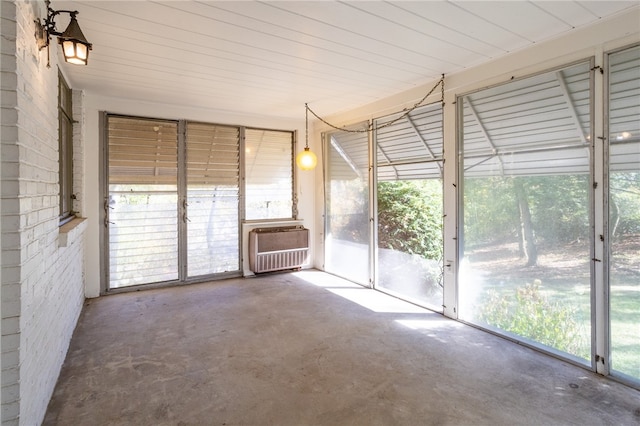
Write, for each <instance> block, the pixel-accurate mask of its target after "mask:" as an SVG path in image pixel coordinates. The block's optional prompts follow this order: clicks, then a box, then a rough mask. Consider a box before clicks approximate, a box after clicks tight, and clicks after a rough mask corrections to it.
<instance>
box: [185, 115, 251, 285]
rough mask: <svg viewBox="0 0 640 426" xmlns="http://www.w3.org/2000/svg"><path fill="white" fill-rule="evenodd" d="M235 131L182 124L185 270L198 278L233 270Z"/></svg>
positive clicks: (235, 251)
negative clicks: (184, 128)
mask: <svg viewBox="0 0 640 426" xmlns="http://www.w3.org/2000/svg"><path fill="white" fill-rule="evenodd" d="M239 149H240V129H239V128H238V127H232V126H221V125H215V124H206V123H187V134H186V152H187V155H186V158H187V162H186V172H187V179H186V180H187V195H186V196H187V198H186V200H187V203H186V206H185V210H186V211H185V214H186V218H187V223H186V226H187V230H188V231H187V265H188V267H187V269H188V275H189V276H190V277H193V276H201V275H208V274H213V273H218V272H228V271H235V270H238V268H239V264H240V255H239V234H238V203H239V197H240V194H239V192H240V186H239V182H240V178H239V177H240V170H239V165H240V159H239V158H240V156H239V154H240V151H239Z"/></svg>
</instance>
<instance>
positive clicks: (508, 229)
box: [464, 177, 520, 246]
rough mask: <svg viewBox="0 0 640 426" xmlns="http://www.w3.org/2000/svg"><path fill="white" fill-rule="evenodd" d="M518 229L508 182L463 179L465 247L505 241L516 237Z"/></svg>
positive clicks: (488, 179)
mask: <svg viewBox="0 0 640 426" xmlns="http://www.w3.org/2000/svg"><path fill="white" fill-rule="evenodd" d="M519 226H520V222H519V213H518V203H517V201H516V198H515V192H514V190H513V185H512V183H511V179H509V178H503V177H490V178H473V179H465V181H464V237H465V244H468V245H470V246H473V245H478V244H485V243H489V242H493V241H504V240H508V239H511V238H513V236H514V235H517V233H518V228H519Z"/></svg>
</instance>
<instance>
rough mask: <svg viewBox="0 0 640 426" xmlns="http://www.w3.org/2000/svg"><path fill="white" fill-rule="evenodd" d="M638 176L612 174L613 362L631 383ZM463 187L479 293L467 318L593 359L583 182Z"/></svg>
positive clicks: (638, 340)
mask: <svg viewBox="0 0 640 426" xmlns="http://www.w3.org/2000/svg"><path fill="white" fill-rule="evenodd" d="M639 177H640V174H638V173H624V174H619V175H617V174H613V175H612V176H611V183H610V186H611V202H610V204H611V229H610V231H611V236H610V239H611V247H612V250H611V261H610V275H609V276H610V286H611V287H610V289H611V290H610V294H611V330H612V333H611V336H612V337H611V340H612V353H613V360H612V364H613V366H614V368H615V369H617V370H618V371H621V372H624V373H625V374H629V375H632V376H635V377H640V356H639V355H638V354H640V325H638V324H640V180H639ZM464 184H465V188H464V194H465V202H464V207H465V211H464V218H465V219H464V223H465V228H464V251H465V258H466V259H467V261H468V262H469V263H470V265H471V270H472V276H473V277H472V279H474V280H475V281H474V284H475V285H477V286H479V287H481V288H480V289H475V290H476V293H475V294H476V295H477V296H476V298H477V300H474V303H473V305H474V312H473V313H471V316H472V317H473V318H474V319H475V320H477V321H479V322H482V323H484V324H487V325H488V326H490V327H495V328H498V329H501V330H504V331H506V332H509V333H513V334H516V335H519V336H523V337H525V338H527V339H530V340H533V341H537V342H540V343H542V344H544V345H547V346H549V347H552V348H555V349H558V350H561V351H565V352H568V353H570V354H573V355H576V356H578V357H580V358H583V359H590V353H591V350H590V343H591V335H590V332H591V331H590V330H591V323H590V321H591V319H590V318H591V317H590V312H591V310H590V309H591V305H590V303H591V301H590V290H591V280H590V275H591V271H590V262H591V252H590V235H589V232H590V225H589V216H588V212H589V202H590V201H589V193H588V191H589V188H590V185H589V182H588V179H587V176H585V175H556V176H526V177H525V176H523V177H506V178H503V177H492V178H478V179H466V180H465V182H464ZM466 290H473V289H469V288H467V289H466ZM462 291H464V290H462Z"/></svg>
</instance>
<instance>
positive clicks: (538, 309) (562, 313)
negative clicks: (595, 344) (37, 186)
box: [480, 280, 589, 357]
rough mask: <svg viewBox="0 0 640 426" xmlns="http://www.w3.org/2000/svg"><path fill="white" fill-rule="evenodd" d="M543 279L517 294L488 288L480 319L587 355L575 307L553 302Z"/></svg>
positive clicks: (520, 288)
mask: <svg viewBox="0 0 640 426" xmlns="http://www.w3.org/2000/svg"><path fill="white" fill-rule="evenodd" d="M540 284H541V282H540V280H534V282H533V283H531V284H530V283H527V284H526V285H525V286H524V287H519V288H517V289H516V290H515V292H514V294H508V293H507V294H504V293H502V294H501V293H498V292H497V291H495V290H490V291H489V293H488V294H489V298H488V301H486V303H484V304H483V307H482V308H481V312H480V319H481V320H482V321H484V322H485V323H487V324H488V325H491V326H494V327H497V328H500V329H502V330H504V331H508V332H510V333H514V334H517V335H519V336H523V337H525V338H527V339H530V340H534V341H537V342H539V343H542V344H544V345H547V346H550V347H553V348H555V349H559V350H561V351H565V352H568V353H571V354H574V355H579V356H586V357H588V356H589V355H588V351H587V353H586V354H585V353H583V352H584V351H585V348H584V345H583V342H581V339H580V334H579V327H578V322H577V321H576V318H575V317H576V312H577V311H576V309H575V308H573V307H571V306H568V305H564V304H559V303H554V302H551V301H550V300H549V299H548V298H547V297H546V296H545V295H544V294H542V292H541V291H540Z"/></svg>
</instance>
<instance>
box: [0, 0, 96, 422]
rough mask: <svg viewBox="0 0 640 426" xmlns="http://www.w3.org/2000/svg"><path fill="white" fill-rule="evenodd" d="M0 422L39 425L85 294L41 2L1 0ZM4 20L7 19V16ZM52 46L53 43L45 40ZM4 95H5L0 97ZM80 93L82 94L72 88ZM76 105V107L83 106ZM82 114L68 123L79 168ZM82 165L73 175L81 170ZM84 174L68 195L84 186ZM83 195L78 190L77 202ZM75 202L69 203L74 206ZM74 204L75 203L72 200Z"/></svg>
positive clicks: (79, 239)
mask: <svg viewBox="0 0 640 426" xmlns="http://www.w3.org/2000/svg"><path fill="white" fill-rule="evenodd" d="M0 3H1V6H0V7H1V8H2V9H1V10H2V16H1V18H2V19H3V21H2V37H0V54H2V55H3V56H2V65H1V66H2V69H1V71H2V90H3V97H2V105H0V107H2V113H3V114H2V125H3V126H2V139H1V140H0V143H2V150H1V153H2V156H1V161H2V167H1V168H0V170H1V172H2V207H1V211H0V212H1V213H2V238H3V239H2V251H3V252H2V258H3V268H2V283H4V286H3V291H2V316H3V318H2V323H1V329H2V334H3V336H2V351H3V355H2V368H3V383H2V385H3V389H2V393H1V395H0V399H2V403H3V410H4V411H3V412H2V422H3V425H4V424H11V422H12V421H15V422H16V423H17V419H20V423H23V424H29V425H31V424H39V423H40V422H41V421H42V419H43V416H44V413H45V411H46V407H47V403H48V400H49V398H50V396H51V393H52V391H53V387H54V386H55V382H56V380H57V376H58V373H59V371H60V367H61V365H62V362H63V361H64V356H65V354H66V351H67V349H68V344H69V341H70V338H71V334H72V332H73V329H74V327H75V324H76V321H77V318H78V315H79V313H80V310H81V308H82V304H83V298H84V283H83V279H84V277H83V273H84V272H83V263H84V259H83V256H84V253H83V246H84V229H82V230H80V231H77V232H75V233H70V234H67V235H68V239H69V241H68V247H67V248H58V233H59V230H58V217H57V216H58V193H59V185H58V146H57V135H58V131H57V80H58V75H57V71H56V69H57V67H56V65H57V63H56V62H57V56H56V55H55V54H53V55H52V57H51V60H52V61H51V62H52V63H51V65H52V67H51V68H50V69H48V68H46V67H45V66H44V61H45V55H44V54H43V53H42V52H38V50H37V47H36V45H35V43H34V41H33V30H34V28H33V27H34V24H33V20H34V19H35V17H36V16H35V15H34V10H36V11H37V13H36V15H40V14H41V13H43V12H44V2H43V1H41V0H40V1H34V2H31V1H23V0H19V1H17V2H15V3H14V2H12V1H2V2H0ZM7 18H10V19H9V20H7ZM52 47H54V48H55V46H52ZM5 93H6V95H7V96H4V95H5ZM74 98H75V99H80V100H81V99H82V94H81V93H78V94H74ZM81 104H82V102H78V104H77V105H75V106H74V114H77V115H80V114H81V112H82V105H81ZM78 119H81V121H80V123H82V124H78V125H77V126H74V127H75V128H74V133H73V135H74V148H75V150H77V155H78V159H77V161H76V162H75V167H74V171H75V172H76V174H80V175H81V174H82V171H83V170H82V169H83V165H82V152H83V151H82V146H83V144H84V133H83V131H84V130H83V123H84V118H83V117H79V118H78ZM78 172H79V173H78ZM83 191H84V187H83V177H82V176H80V177H78V176H76V178H75V179H74V192H78V193H80V192H83ZM81 199H82V197H79V200H81ZM74 207H75V206H74ZM76 208H77V207H76Z"/></svg>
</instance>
